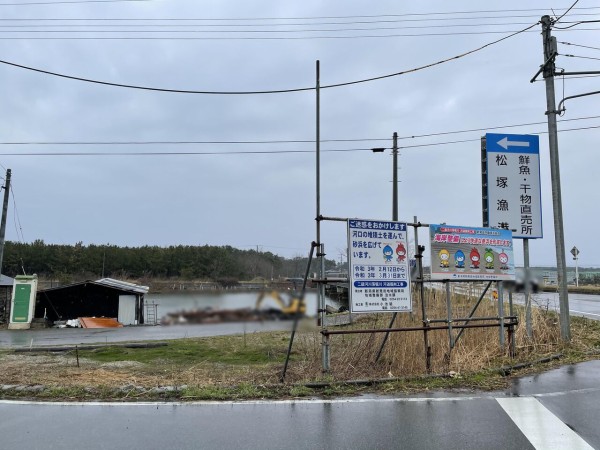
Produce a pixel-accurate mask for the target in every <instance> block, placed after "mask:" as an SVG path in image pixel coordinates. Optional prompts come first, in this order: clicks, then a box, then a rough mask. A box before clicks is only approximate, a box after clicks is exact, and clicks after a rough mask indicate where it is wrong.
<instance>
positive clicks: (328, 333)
mask: <svg viewBox="0 0 600 450" xmlns="http://www.w3.org/2000/svg"><path fill="white" fill-rule="evenodd" d="M504 319H505V320H506V319H507V317H505V318H504ZM518 323H519V322H518V321H516V320H515V321H509V322H507V323H504V324H497V323H473V324H465V325H453V326H452V328H459V329H464V328H492V327H495V328H498V327H501V326H509V325H518ZM447 329H448V326H447V325H446V326H442V325H438V326H432V327H404V328H373V329H366V330H333V331H330V330H322V331H321V334H323V335H326V336H331V335H334V334H373V333H387V332H388V331H389V332H390V333H398V332H404V331H426V330H427V331H433V330H447Z"/></svg>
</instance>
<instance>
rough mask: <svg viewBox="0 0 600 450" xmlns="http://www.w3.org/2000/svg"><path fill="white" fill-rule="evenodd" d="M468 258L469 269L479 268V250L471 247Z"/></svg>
mask: <svg viewBox="0 0 600 450" xmlns="http://www.w3.org/2000/svg"><path fill="white" fill-rule="evenodd" d="M469 258H471V269H479V263H480V262H481V255H480V254H479V251H478V250H477V249H476V248H475V247H473V249H471V253H469Z"/></svg>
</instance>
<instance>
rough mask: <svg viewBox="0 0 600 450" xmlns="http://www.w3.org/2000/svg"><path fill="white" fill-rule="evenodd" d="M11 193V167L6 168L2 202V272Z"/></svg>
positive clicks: (0, 267) (0, 265) (0, 225)
mask: <svg viewBox="0 0 600 450" xmlns="http://www.w3.org/2000/svg"><path fill="white" fill-rule="evenodd" d="M9 194H10V169H6V183H5V184H4V203H3V204H2V221H1V222H0V274H1V273H2V261H3V258H4V236H5V235H6V216H7V214H8V199H9Z"/></svg>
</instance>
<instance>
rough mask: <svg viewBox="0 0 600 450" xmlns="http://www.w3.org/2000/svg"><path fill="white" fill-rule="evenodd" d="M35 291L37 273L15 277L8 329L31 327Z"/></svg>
mask: <svg viewBox="0 0 600 450" xmlns="http://www.w3.org/2000/svg"><path fill="white" fill-rule="evenodd" d="M36 293H37V275H31V276H29V275H17V276H16V277H15V283H14V285H13V292H12V299H11V308H10V322H9V323H8V328H9V329H10V330H25V329H28V328H30V327H31V320H32V319H33V310H34V308H35V296H36Z"/></svg>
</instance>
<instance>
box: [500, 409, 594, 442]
mask: <svg viewBox="0 0 600 450" xmlns="http://www.w3.org/2000/svg"><path fill="white" fill-rule="evenodd" d="M496 401H497V402H498V403H499V404H500V406H501V407H502V409H504V411H505V412H506V414H508V416H509V417H510V418H511V419H512V421H513V422H514V423H515V424H516V425H517V427H519V429H520V430H521V432H522V433H523V434H524V435H525V437H526V438H527V439H528V440H529V442H531V445H533V446H534V447H535V448H536V449H538V450H546V449H548V450H562V449H565V450H588V449H592V450H593V447H591V446H590V445H589V444H588V443H587V442H585V441H584V440H583V439H582V438H581V436H579V435H578V434H577V433H575V432H574V431H573V430H571V429H570V428H569V427H568V426H567V425H565V424H564V423H563V422H562V421H561V420H560V419H559V418H558V417H556V416H555V415H554V414H552V413H551V412H550V411H549V410H548V409H547V408H546V407H545V406H544V405H542V404H541V403H540V402H539V401H537V400H536V399H535V398H533V397H513V398H497V399H496Z"/></svg>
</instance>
